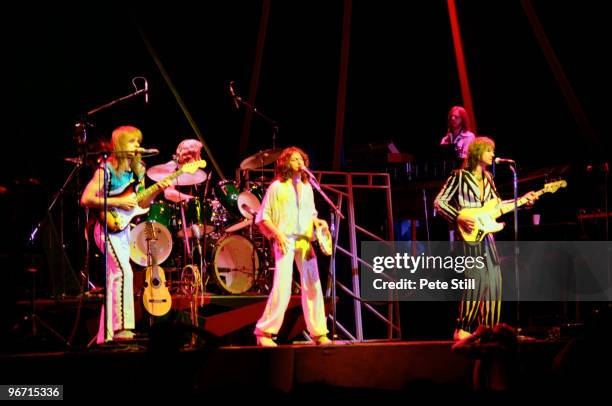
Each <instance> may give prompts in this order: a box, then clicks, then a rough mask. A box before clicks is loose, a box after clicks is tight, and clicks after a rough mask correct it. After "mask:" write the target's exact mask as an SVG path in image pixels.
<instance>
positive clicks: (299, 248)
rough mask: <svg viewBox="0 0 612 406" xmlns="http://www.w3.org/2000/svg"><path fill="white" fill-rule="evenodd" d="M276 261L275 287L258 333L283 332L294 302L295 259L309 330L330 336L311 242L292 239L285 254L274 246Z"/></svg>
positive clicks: (305, 318) (313, 333)
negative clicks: (292, 288)
mask: <svg viewBox="0 0 612 406" xmlns="http://www.w3.org/2000/svg"><path fill="white" fill-rule="evenodd" d="M274 258H275V260H276V270H275V271H274V284H273V286H272V291H271V292H270V296H269V297H268V303H267V304H266V308H265V310H264V312H263V315H262V316H261V318H260V319H259V321H258V322H257V325H256V329H255V334H260V333H265V334H277V333H278V331H279V330H280V328H281V326H282V324H283V319H284V317H285V311H286V310H287V306H288V305H289V300H290V299H291V283H292V281H293V261H294V259H295V262H296V264H297V267H298V270H299V271H300V276H301V283H302V310H303V312H304V320H305V321H306V328H307V329H308V332H309V333H310V335H312V336H313V337H317V336H321V335H325V334H327V333H328V330H327V321H326V318H325V305H324V303H323V292H322V290H321V281H320V279H319V270H318V267H317V257H316V255H315V252H314V249H313V248H312V244H310V241H308V240H306V239H296V238H294V237H289V244H288V246H287V252H286V253H285V254H284V255H283V254H282V252H281V251H280V248H279V246H278V244H276V243H275V244H274Z"/></svg>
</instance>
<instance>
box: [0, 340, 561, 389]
mask: <svg viewBox="0 0 612 406" xmlns="http://www.w3.org/2000/svg"><path fill="white" fill-rule="evenodd" d="M160 344H161V345H160ZM452 344H453V343H452V342H451V341H420V342H367V343H346V342H342V343H340V342H338V343H337V344H334V345H329V346H315V345H310V344H305V345H301V344H296V345H280V346H279V347H277V348H259V347H255V346H222V347H216V346H214V345H212V344H208V343H203V344H200V345H198V346H197V347H193V348H180V349H179V348H177V347H173V346H172V341H171V340H170V341H163V342H161V343H160V342H159V341H157V342H156V344H155V345H153V343H152V342H151V341H150V339H149V340H141V341H134V342H124V343H121V344H119V343H112V344H106V345H102V346H93V347H91V348H90V349H88V350H79V351H74V352H70V351H63V352H51V353H21V354H4V355H2V356H0V364H1V365H2V368H1V369H2V372H1V373H0V374H1V375H2V376H1V381H2V382H4V383H15V384H25V383H28V384H32V383H38V384H51V383H53V384H63V385H64V388H65V389H64V393H65V397H64V399H71V398H72V399H75V398H76V399H78V398H80V399H83V396H96V397H97V396H104V397H105V396H106V395H109V394H110V393H112V391H121V392H124V393H127V394H128V397H130V398H132V397H134V398H139V397H142V396H144V397H145V398H147V397H148V396H145V395H144V393H148V394H149V395H154V396H153V397H155V394H156V393H159V394H160V396H161V395H164V396H169V395H171V394H172V393H174V394H180V395H185V394H188V395H192V396H202V397H204V396H215V397H217V396H219V397H221V398H253V399H268V398H270V397H272V398H274V397H275V396H278V397H287V396H288V397H292V396H296V397H300V398H301V397H309V396H313V397H314V396H315V394H322V395H328V394H339V395H342V396H349V397H353V396H355V397H361V396H370V395H372V396H375V397H379V396H383V397H384V396H386V395H391V394H397V393H404V392H415V391H416V392H419V391H433V392H432V393H431V394H432V395H435V394H436V391H438V390H444V391H445V392H448V391H451V392H452V393H459V394H470V393H471V389H472V373H473V369H474V359H471V358H468V357H466V356H465V355H463V354H459V353H456V352H454V351H452V350H451V346H452ZM564 345H565V343H564V342H544V341H534V342H525V343H521V344H520V345H519V350H518V351H517V353H516V354H515V357H516V358H515V361H516V363H517V365H519V366H520V370H521V375H520V384H521V387H528V386H529V385H531V384H533V382H535V381H537V382H538V383H539V384H541V385H544V384H545V383H547V382H552V380H553V376H552V372H551V371H552V361H553V359H554V357H555V356H556V355H557V354H558V353H559V351H560V350H561V349H562V348H563V346H564ZM105 382H109V385H112V386H113V389H108V388H107V389H104V390H105V391H107V392H104V393H103V392H101V390H103V388H104V385H105ZM111 382H112V383H111ZM143 391H144V392H143ZM151 391H153V392H151ZM109 396H110V395H109Z"/></svg>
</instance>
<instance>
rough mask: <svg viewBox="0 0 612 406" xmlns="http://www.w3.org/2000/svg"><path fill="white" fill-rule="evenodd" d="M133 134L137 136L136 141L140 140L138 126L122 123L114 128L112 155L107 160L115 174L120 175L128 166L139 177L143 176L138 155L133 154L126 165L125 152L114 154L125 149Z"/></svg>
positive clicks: (140, 134) (143, 169)
mask: <svg viewBox="0 0 612 406" xmlns="http://www.w3.org/2000/svg"><path fill="white" fill-rule="evenodd" d="M133 136H136V137H138V142H142V132H141V131H140V130H139V129H138V128H136V127H133V126H131V125H123V126H121V127H117V128H115V130H113V135H112V137H111V149H112V151H113V155H112V156H111V157H110V159H109V160H110V162H111V163H112V165H113V166H114V168H115V170H116V171H117V174H119V175H122V174H123V172H125V171H127V170H128V168H131V169H132V172H134V173H135V174H136V176H138V178H139V179H140V178H141V177H142V176H144V172H145V167H144V165H143V164H142V161H141V158H140V155H139V154H137V155H135V156H134V157H133V158H132V160H131V163H130V164H129V166H128V160H129V157H128V156H127V155H126V154H125V153H121V154H116V152H118V151H125V150H126V149H127V142H128V140H129V139H130V138H131V137H133Z"/></svg>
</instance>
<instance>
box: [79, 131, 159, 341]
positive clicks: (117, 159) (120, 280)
mask: <svg viewBox="0 0 612 406" xmlns="http://www.w3.org/2000/svg"><path fill="white" fill-rule="evenodd" d="M141 141H142V133H141V132H140V130H139V129H138V128H136V127H132V126H121V127H118V128H116V129H115V130H114V131H113V134H112V140H111V149H112V153H111V156H110V157H109V159H108V164H107V166H106V168H107V174H108V187H107V188H106V190H107V206H108V208H109V209H111V208H120V209H123V210H132V209H134V208H136V206H140V207H141V208H146V207H148V206H149V205H150V204H151V202H152V201H153V200H155V197H156V196H157V195H158V194H159V193H160V192H162V191H163V189H164V188H166V187H168V186H169V185H170V181H162V182H159V189H158V190H157V191H155V192H154V193H152V194H151V196H150V197H148V198H147V199H145V200H142V201H140V202H139V201H138V200H137V199H136V197H134V196H135V195H134V194H131V195H125V193H124V192H125V191H126V190H128V189H132V190H133V191H134V192H136V191H138V190H139V189H142V188H144V176H145V167H144V165H143V163H142V161H141V155H140V152H139V148H140V143H141ZM104 190H105V187H104V166H102V165H101V166H100V167H99V168H98V169H97V170H96V172H95V173H94V175H93V177H92V178H91V180H90V181H89V183H88V184H87V186H86V187H85V190H84V191H83V194H82V196H81V205H82V206H84V207H87V208H92V209H99V210H102V211H103V210H104ZM119 195H121V196H119ZM94 236H95V239H96V243H97V245H98V247H99V248H100V250H102V251H104V224H101V223H100V222H98V223H97V224H96V226H95V230H94ZM108 237H109V238H108V246H109V252H108V267H107V269H106V295H105V296H106V303H105V304H104V306H103V308H102V316H101V318H100V330H99V332H98V338H97V342H98V343H99V344H101V343H103V342H105V341H110V340H129V339H132V338H133V337H134V333H133V332H132V330H133V329H134V328H135V318H134V293H133V291H134V288H133V282H132V281H133V272H132V267H131V265H130V227H125V228H122V229H121V230H119V231H117V232H109V235H108ZM104 317H106V323H105V322H104ZM105 325H106V332H104V326H105Z"/></svg>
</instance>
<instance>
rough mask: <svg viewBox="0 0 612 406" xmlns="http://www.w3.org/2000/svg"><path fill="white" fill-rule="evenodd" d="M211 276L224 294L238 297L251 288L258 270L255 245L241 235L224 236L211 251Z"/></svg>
mask: <svg viewBox="0 0 612 406" xmlns="http://www.w3.org/2000/svg"><path fill="white" fill-rule="evenodd" d="M212 258H213V263H212V266H213V272H212V273H213V276H214V279H215V281H216V283H217V285H218V286H219V287H220V288H221V289H223V290H224V291H225V292H227V293H230V294H234V295H238V294H241V293H245V292H247V291H248V290H250V289H251V288H252V287H253V284H254V283H255V280H256V279H257V275H258V274H259V270H260V262H259V253H258V251H257V250H256V249H255V245H254V244H253V243H252V242H251V241H250V240H249V239H247V238H245V237H243V236H241V235H226V236H225V237H223V238H221V239H220V240H219V241H217V243H216V244H215V246H214V249H213V255H212Z"/></svg>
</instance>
